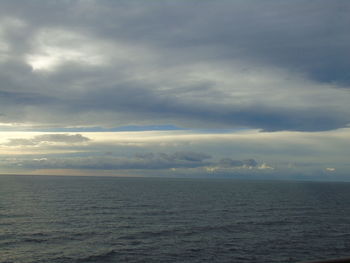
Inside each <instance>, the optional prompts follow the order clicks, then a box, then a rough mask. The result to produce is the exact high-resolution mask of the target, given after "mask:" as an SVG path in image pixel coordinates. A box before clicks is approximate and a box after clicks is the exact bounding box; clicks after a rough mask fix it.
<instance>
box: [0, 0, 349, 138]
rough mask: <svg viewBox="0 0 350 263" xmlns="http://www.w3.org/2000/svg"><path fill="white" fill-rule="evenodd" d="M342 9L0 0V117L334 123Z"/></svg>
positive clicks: (277, 125) (340, 97)
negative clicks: (16, 0) (0, 0)
mask: <svg viewBox="0 0 350 263" xmlns="http://www.w3.org/2000/svg"><path fill="white" fill-rule="evenodd" d="M348 11H350V3H348V2H347V1H342V0H334V1H326V0H319V1H306V0H296V1H288V2H287V1H283V2H281V1H277V0H268V1H264V2H262V1H257V0H251V1H243V0H236V1H220V2H213V1H206V0H204V1H196V0H191V1H162V2H159V1H148V2H147V3H145V2H144V1H133V2H130V1H108V0H105V1H64V2H47V1H26V2H21V3H19V2H15V1H7V0H5V1H2V2H1V3H0V14H1V17H2V18H1V19H0V43H1V45H0V114H1V115H0V122H3V123H4V122H6V123H11V122H15V123H33V124H36V125H40V126H41V127H46V128H49V127H53V126H55V127H58V128H64V127H71V126H74V125H76V126H91V127H93V126H101V127H107V128H110V127H118V126H126V125H134V126H138V125H140V126H149V125H163V124H171V125H175V126H179V127H190V128H198V127H209V128H212V127H218V128H223V127H225V128H227V127H249V128H258V129H263V130H266V131H278V130H299V131H319V130H331V129H337V128H342V127H346V126H347V125H348V124H349V123H350V119H349V113H350V106H348V103H347V102H348V101H349V99H350V94H349V92H348V89H347V88H348V87H349V84H350V78H349V74H348V68H349V66H350V64H349V63H350V62H349V61H350V55H349V54H350V52H349V51H350V50H349V49H350V37H349V34H348V30H347V28H348V27H350V19H349V16H348V15H347V14H348ZM39 14H40V15H39ZM102 129H103V128H102Z"/></svg>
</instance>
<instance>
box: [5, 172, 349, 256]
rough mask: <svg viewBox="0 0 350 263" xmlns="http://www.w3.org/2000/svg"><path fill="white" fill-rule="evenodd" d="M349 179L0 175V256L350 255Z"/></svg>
mask: <svg viewBox="0 0 350 263" xmlns="http://www.w3.org/2000/svg"><path fill="white" fill-rule="evenodd" d="M349 224H350V184H349V183H325V182H322V183H320V182H283V181H240V180H229V179H225V180H224V179H170V178H118V177H57V176H51V177H50V176H0V262H1V263H5V262H6V263H10V262H13V263H34V262H35V263H40V262H45V263H78V262H79V263H84V262H96V263H97V262H101V263H102V262H103V263H106V262H107V263H108V262H260V263H264V262H266V263H267V262H269V263H271V262H299V261H304V260H315V259H325V258H336V257H345V256H350V225H349Z"/></svg>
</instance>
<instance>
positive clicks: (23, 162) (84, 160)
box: [2, 152, 258, 170]
mask: <svg viewBox="0 0 350 263" xmlns="http://www.w3.org/2000/svg"><path fill="white" fill-rule="evenodd" d="M211 158H212V157H211V156H210V155H207V154H204V153H197V152H175V153H140V154H135V155H134V156H131V157H113V156H108V155H107V156H87V157H83V156H81V157H70V158H66V157H63V158H62V157H61V158H57V157H54V156H48V157H44V158H32V157H31V158H23V157H21V158H18V157H17V158H12V159H11V160H10V161H9V160H6V164H2V165H3V166H5V167H6V166H8V167H9V168H14V167H21V168H24V169H94V170H95V169H97V170H153V169H155V170H158V169H173V168H174V169H175V168H200V167H207V166H209V167H210V166H215V167H222V168H247V167H257V165H258V163H257V162H256V161H255V160H253V159H249V160H233V159H230V158H225V159H221V160H219V161H216V160H213V159H211Z"/></svg>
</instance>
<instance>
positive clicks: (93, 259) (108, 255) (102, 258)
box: [75, 250, 117, 263]
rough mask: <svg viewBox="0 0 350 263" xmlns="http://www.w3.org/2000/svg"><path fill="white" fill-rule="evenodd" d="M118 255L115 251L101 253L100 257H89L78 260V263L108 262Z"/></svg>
mask: <svg viewBox="0 0 350 263" xmlns="http://www.w3.org/2000/svg"><path fill="white" fill-rule="evenodd" d="M116 255H117V252H115V251H114V250H111V251H108V252H105V253H101V254H98V255H91V256H87V257H84V258H78V259H76V261H75V262H76V263H83V262H106V260H111V259H113V258H114V257H115V256H116Z"/></svg>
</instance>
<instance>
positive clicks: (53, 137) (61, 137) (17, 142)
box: [5, 134, 90, 146]
mask: <svg viewBox="0 0 350 263" xmlns="http://www.w3.org/2000/svg"><path fill="white" fill-rule="evenodd" d="M89 140H90V139H89V138H87V137H85V136H82V135H81V134H75V135H70V134H43V135H38V136H35V137H34V138H31V139H23V138H15V139H9V142H8V143H6V144H5V145H6V146H35V145H39V144H41V143H63V144H76V143H83V142H87V141H89Z"/></svg>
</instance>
